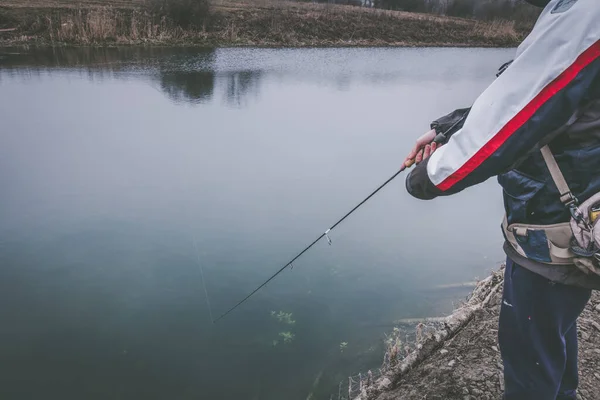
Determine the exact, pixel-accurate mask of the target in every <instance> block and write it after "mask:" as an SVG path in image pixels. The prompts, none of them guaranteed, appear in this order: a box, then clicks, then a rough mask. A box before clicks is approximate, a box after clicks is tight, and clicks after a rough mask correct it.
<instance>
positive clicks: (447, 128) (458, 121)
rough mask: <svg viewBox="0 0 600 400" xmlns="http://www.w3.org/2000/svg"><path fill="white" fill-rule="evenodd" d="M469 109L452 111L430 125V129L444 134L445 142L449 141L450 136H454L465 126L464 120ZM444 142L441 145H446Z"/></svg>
mask: <svg viewBox="0 0 600 400" xmlns="http://www.w3.org/2000/svg"><path fill="white" fill-rule="evenodd" d="M469 111H471V108H459V109H458V110H455V111H452V112H451V113H450V114H448V115H444V116H443V117H440V118H438V119H436V120H435V121H433V122H432V123H431V129H434V130H435V132H436V133H445V134H446V142H447V140H448V139H450V136H452V135H454V134H455V133H456V132H457V131H458V130H460V128H462V127H463V125H464V124H465V122H464V121H465V119H466V117H467V115H469ZM446 142H444V143H442V144H446Z"/></svg>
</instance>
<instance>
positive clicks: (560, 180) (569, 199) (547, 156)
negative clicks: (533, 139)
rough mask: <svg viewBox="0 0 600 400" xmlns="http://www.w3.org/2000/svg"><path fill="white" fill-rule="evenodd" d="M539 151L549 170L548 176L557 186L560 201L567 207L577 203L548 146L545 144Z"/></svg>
mask: <svg viewBox="0 0 600 400" xmlns="http://www.w3.org/2000/svg"><path fill="white" fill-rule="evenodd" d="M540 151H541V152H542V157H544V162H545V163H546V166H547V167H548V171H550V176H552V180H553V181H554V184H555V185H556V187H557V188H558V191H559V193H560V201H561V202H562V203H563V204H564V205H565V206H568V207H570V206H572V205H574V204H577V198H576V197H575V196H573V193H571V189H569V185H568V184H567V181H566V180H565V176H564V175H563V173H562V171H561V170H560V168H559V166H558V163H557V162H556V159H555V158H554V155H553V154H552V151H551V150H550V147H548V145H545V146H544V147H542V148H541V149H540Z"/></svg>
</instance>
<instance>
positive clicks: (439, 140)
mask: <svg viewBox="0 0 600 400" xmlns="http://www.w3.org/2000/svg"><path fill="white" fill-rule="evenodd" d="M466 117H467V116H466V115H463V116H462V117H461V118H460V119H459V120H457V121H456V122H455V123H454V124H452V126H451V127H450V128H448V129H447V130H446V131H445V132H443V133H439V134H437V136H436V137H435V139H434V140H433V141H434V142H435V143H436V144H440V143H444V142H445V141H446V139H447V137H448V135H449V134H450V133H451V132H452V130H453V129H454V128H456V127H457V126H458V124H460V123H461V122H462V121H464V119H465V118H466ZM414 163H415V160H414V159H411V160H409V161H406V162H405V163H404V164H403V165H402V167H401V168H400V170H398V171H397V172H396V173H394V175H392V176H391V177H389V178H388V180H387V181H385V182H384V183H382V184H381V185H380V186H379V187H378V188H377V189H375V190H374V191H373V192H372V193H371V194H370V195H368V196H367V197H366V198H365V199H364V200H363V201H361V202H360V203H358V204H357V205H356V206H355V207H354V208H353V209H352V210H350V211H349V212H348V213H347V214H346V215H344V216H343V217H342V218H340V219H339V220H338V221H337V222H336V223H335V224H333V225H332V226H331V227H330V228H329V229H327V230H326V231H325V232H324V233H322V234H321V235H320V236H319V237H317V238H316V239H315V240H314V241H313V242H312V243H311V244H309V245H308V246H307V247H305V248H304V250H302V251H301V252H300V253H298V254H297V255H296V256H295V257H294V258H292V259H291V260H290V261H289V262H288V263H287V264H285V265H284V266H283V267H281V268H280V269H279V271H277V272H275V273H274V274H273V275H271V277H270V278H269V279H267V280H266V281H264V282H263V283H261V284H260V286H258V287H257V288H256V289H254V290H253V291H252V292H251V293H250V294H249V295H247V296H246V297H244V298H243V299H242V300H240V301H239V302H237V304H236V305H234V306H233V307H231V308H230V309H229V310H227V311H225V312H224V313H223V314H221V316H220V317H219V318H217V319H215V320H213V324H216V323H217V322H218V321H219V320H221V319H223V318H224V317H226V316H227V315H228V314H230V313H231V312H233V311H234V310H235V309H236V308H238V307H239V306H241V305H242V304H243V303H245V302H246V301H247V300H248V299H249V298H250V297H252V296H254V294H255V293H256V292H258V291H259V290H260V289H262V288H263V287H265V286H266V285H267V284H268V283H269V282H271V281H272V280H273V279H275V277H277V275H279V274H280V273H282V272H283V271H284V270H285V269H286V268H287V267H291V268H292V269H293V268H294V261H296V260H297V259H299V258H300V257H301V256H302V255H303V254H304V253H306V252H307V251H308V250H310V248H311V247H313V246H314V245H315V244H317V243H318V242H319V241H320V240H321V239H323V238H326V239H327V243H329V245H331V239H330V238H329V232H331V231H332V230H334V229H335V228H336V227H337V226H338V225H339V224H341V223H342V222H344V220H345V219H346V218H348V217H349V216H350V215H352V214H353V213H354V212H355V211H356V210H358V209H359V208H360V207H361V206H362V205H363V204H365V203H366V202H367V201H369V199H370V198H371V197H373V196H375V195H376V194H377V193H378V192H379V191H380V190H381V189H383V188H384V187H386V186H387V185H388V184H389V183H390V182H391V181H393V180H394V179H395V178H396V177H397V176H398V175H400V174H401V173H402V172H404V171H405V170H406V169H407V168H410V167H412V166H413V165H414ZM211 319H212V316H211Z"/></svg>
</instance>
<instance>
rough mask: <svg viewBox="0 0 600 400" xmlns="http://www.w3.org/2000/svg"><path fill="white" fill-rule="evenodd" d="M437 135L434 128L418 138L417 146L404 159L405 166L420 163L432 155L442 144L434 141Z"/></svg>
mask: <svg viewBox="0 0 600 400" xmlns="http://www.w3.org/2000/svg"><path fill="white" fill-rule="evenodd" d="M435 136H436V132H435V129H432V130H430V131H429V132H427V133H425V134H424V135H423V136H421V137H420V138H418V139H417V142H416V143H415V147H413V149H412V150H411V151H410V153H408V156H407V157H406V159H405V160H404V163H403V167H410V166H412V165H413V164H414V163H416V164H419V163H420V162H421V161H423V160H426V159H427V158H428V157H429V156H431V155H432V154H433V153H434V152H435V151H436V150H437V149H438V148H439V147H440V145H438V144H437V143H436V142H434V139H435Z"/></svg>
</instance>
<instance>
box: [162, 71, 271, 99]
mask: <svg viewBox="0 0 600 400" xmlns="http://www.w3.org/2000/svg"><path fill="white" fill-rule="evenodd" d="M261 75H262V74H261V72H260V71H234V72H226V73H215V72H214V71H212V70H205V71H170V72H162V73H161V76H160V87H161V90H162V91H163V92H164V93H165V94H166V95H167V97H169V98H170V99H171V100H173V101H175V102H189V103H206V102H209V101H211V100H212V98H213V96H214V94H215V91H216V90H217V88H219V89H221V88H223V89H224V92H225V93H224V98H225V100H226V101H227V104H229V105H231V106H236V107H239V106H242V105H244V104H245V102H246V100H247V99H248V98H249V97H250V96H253V97H257V96H258V91H259V82H260V78H261Z"/></svg>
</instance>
